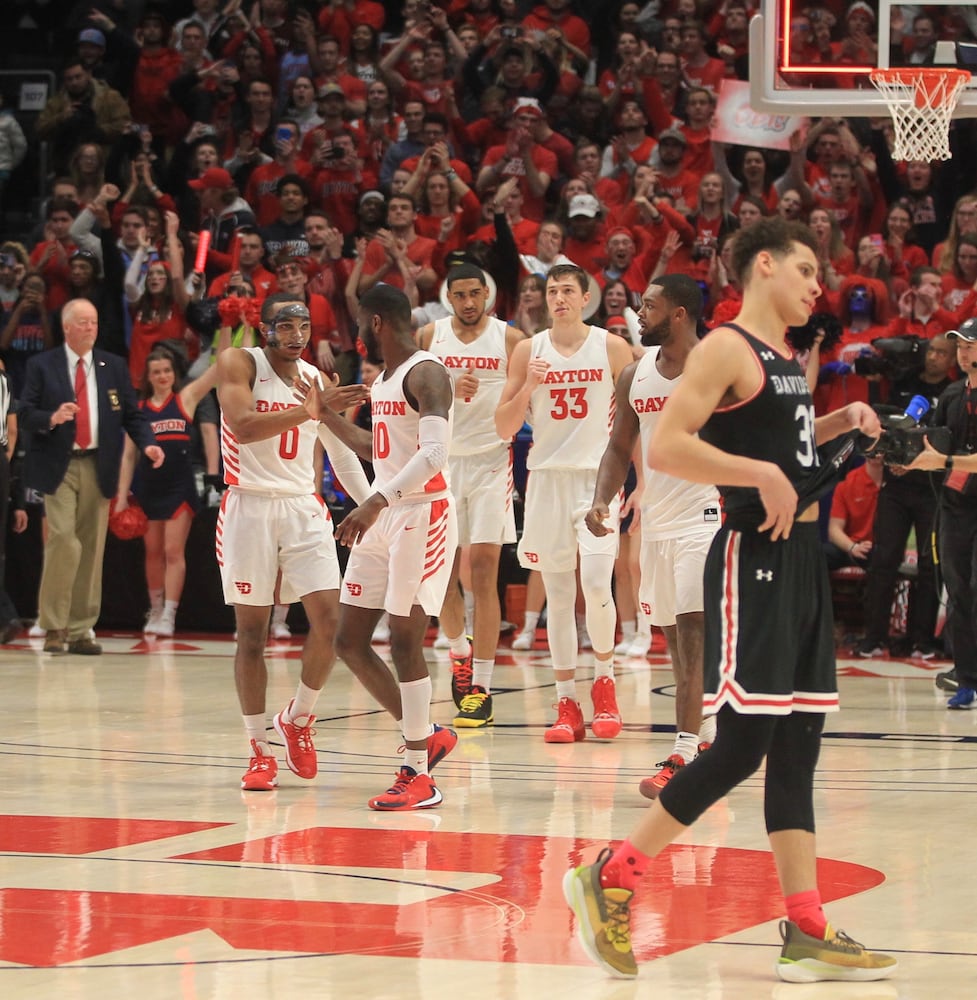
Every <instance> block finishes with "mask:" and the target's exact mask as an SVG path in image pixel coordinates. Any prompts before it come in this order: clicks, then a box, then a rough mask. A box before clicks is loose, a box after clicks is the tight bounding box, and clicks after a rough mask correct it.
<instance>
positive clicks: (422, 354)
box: [370, 351, 452, 503]
mask: <svg viewBox="0 0 977 1000" xmlns="http://www.w3.org/2000/svg"><path fill="white" fill-rule="evenodd" d="M422 361H436V362H437V363H438V364H439V365H440V364H443V362H442V360H441V359H440V358H438V357H435V355H433V354H431V353H430V352H429V351H417V352H416V353H414V354H412V355H411V356H410V358H408V360H407V361H405V362H404V363H403V364H402V365H400V367H398V368H397V370H396V371H395V372H393V374H392V375H391V374H390V373H389V372H386V371H385V372H383V373H381V374H380V375H378V376H377V379H376V381H375V382H374V383H373V385H372V387H371V388H370V406H371V410H372V413H373V472H374V479H373V488H374V489H375V490H377V491H380V490H382V489H383V488H385V487H386V485H387V484H388V483H389V482H390V481H391V480H392V479H393V478H394V476H396V475H397V473H398V472H400V470H401V469H402V468H403V467H404V466H405V465H406V464H407V463H408V462H409V461H410V460H411V459H412V458H413V457H414V455H416V454H417V446H418V431H419V425H420V419H421V418H420V415H419V414H418V412H417V410H415V409H414V408H413V407H412V406H411V405H410V403H409V402H408V400H407V395H406V393H405V392H404V379H405V378H407V375H408V374H409V373H410V371H411V370H412V369H413V368H414V366H415V365H418V364H420V363H421V362H422ZM451 424H452V413H451V411H450V410H449V411H448V434H449V440H450V434H451ZM448 485H449V483H448V466H447V461H446V462H445V465H444V468H442V469H441V471H440V472H436V473H435V474H434V475H433V476H432V477H431V478H430V479H429V480H428V481H427V483H425V484H424V486H423V487H422V488H421V489H419V490H416V491H414V492H413V493H409V494H408V495H407V496H405V497H403V498H402V499H401V500H400V503H421V502H424V501H428V500H437V499H439V498H441V497H445V496H447V495H448Z"/></svg>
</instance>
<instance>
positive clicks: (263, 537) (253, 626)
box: [217, 292, 369, 791]
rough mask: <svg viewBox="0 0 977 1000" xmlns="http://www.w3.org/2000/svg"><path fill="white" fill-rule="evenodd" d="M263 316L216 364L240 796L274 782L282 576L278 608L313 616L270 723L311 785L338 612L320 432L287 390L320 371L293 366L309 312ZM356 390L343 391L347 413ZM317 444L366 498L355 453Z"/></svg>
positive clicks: (283, 308)
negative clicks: (245, 750)
mask: <svg viewBox="0 0 977 1000" xmlns="http://www.w3.org/2000/svg"><path fill="white" fill-rule="evenodd" d="M261 316H262V324H261V329H262V332H263V333H264V335H265V337H266V344H265V346H264V347H262V348H258V347H252V348H231V349H229V350H227V351H224V352H222V353H221V354H220V355H219V357H218V361H217V364H218V397H219V400H220V405H221V452H222V455H223V459H224V468H225V479H226V481H227V484H228V490H227V492H226V493H225V494H224V499H223V502H222V504H221V510H220V514H219V516H218V520H217V561H218V563H219V564H220V569H221V580H222V582H223V586H224V600H225V601H227V603H228V604H231V605H233V607H234V617H235V622H236V628H237V649H236V651H235V654H234V679H235V683H236V686H237V693H238V699H239V701H240V704H241V713H242V715H243V717H244V728H245V732H246V733H247V737H248V742H249V744H250V748H251V761H250V764H249V766H248V770H247V772H246V773H245V775H244V777H243V778H242V779H241V787H242V788H244V789H246V790H248V791H268V790H270V789H272V788H274V787H275V786H276V785H277V784H278V763H277V761H276V759H275V756H274V754H273V752H272V750H271V746H270V744H269V742H268V738H267V733H266V725H265V689H266V687H267V678H268V673H267V668H266V666H265V659H264V649H265V641H266V639H267V635H268V622H269V619H270V617H271V609H272V605H273V604H274V592H275V581H276V579H277V577H278V572H279V570H281V574H282V583H281V593H282V600H283V601H285V602H291V601H294V600H298V599H300V600H301V601H302V604H303V606H304V608H305V612H306V614H307V616H308V619H309V635H308V638H307V639H306V642H305V646H304V647H303V650H302V675H301V679H300V680H299V684H298V688H297V689H296V693H295V697H294V698H293V699H292V701H291V702H289V704H288V706H287V707H286V708H284V709H282V711H280V712H279V713H278V714H277V715H276V716H275V718H274V727H275V729H276V731H277V732H278V734H279V735H280V736H281V737H282V739H283V740H284V742H285V747H286V761H287V762H288V766H289V768H290V769H291V770H292V771H294V772H295V773H296V774H297V775H298V776H299V777H301V778H313V777H315V774H316V771H317V769H318V768H317V761H316V752H315V746H314V744H313V742H312V736H313V735H314V730H313V729H312V723H313V722H314V721H315V716H314V714H313V709H314V708H315V702H316V699H317V698H318V696H319V691H320V690H321V689H322V686H323V684H324V683H325V681H326V678H327V676H328V674H329V671H330V669H331V667H332V663H333V659H334V655H335V654H334V652H333V637H334V633H335V629H336V617H337V613H338V608H339V563H338V561H337V559H336V545H335V542H334V541H333V539H332V537H331V532H330V517H329V510H328V508H327V507H326V506H325V504H324V503H323V501H322V499H321V497H319V496H318V495H317V489H316V482H315V471H314V467H313V454H314V451H315V446H316V441H317V429H316V425H315V423H314V422H311V421H310V420H309V414H308V413H306V411H305V409H304V408H303V407H302V406H301V405H299V404H298V403H297V402H296V400H295V398H294V390H293V388H292V380H293V379H294V378H295V377H296V375H298V374H300V373H301V374H304V375H305V376H306V377H307V378H315V377H316V374H317V370H316V369H315V368H313V367H312V366H311V365H309V364H306V363H305V362H304V361H301V360H300V355H301V354H302V351H303V350H304V349H305V345H306V344H307V343H308V340H309V335H310V333H311V329H312V327H311V324H310V321H309V310H308V309H307V308H306V306H305V305H304V303H298V302H296V301H295V300H294V296H292V295H290V294H288V293H285V292H279V293H276V294H275V295H271V296H269V297H268V298H267V299H266V300H265V302H264V304H263V305H262V310H261ZM355 392H356V390H355V389H354V390H352V392H346V393H344V395H343V398H342V405H345V403H346V401H347V399H348V397H350V396H351V395H353V394H354V393H355ZM359 392H360V394H362V393H363V389H362V387H359ZM323 443H324V444H325V446H326V448H327V450H328V452H329V457H330V460H331V462H332V463H333V465H334V467H335V468H336V469H337V473H338V474H340V475H341V476H342V479H343V484H344V485H345V486H346V487H347V489H348V490H349V491H350V494H351V495H352V496H353V497H357V496H361V497H365V496H367V495H368V493H369V485H368V484H367V481H366V477H365V476H364V475H363V471H362V468H361V466H360V465H359V462H358V461H357V459H356V456H355V455H354V454H353V453H352V452H351V451H350V450H349V449H348V448H347V447H346V446H344V445H341V444H340V443H339V442H338V441H337V440H335V439H334V438H332V437H331V435H330V436H329V437H328V438H325V439H324V440H323ZM337 463H338V464H337Z"/></svg>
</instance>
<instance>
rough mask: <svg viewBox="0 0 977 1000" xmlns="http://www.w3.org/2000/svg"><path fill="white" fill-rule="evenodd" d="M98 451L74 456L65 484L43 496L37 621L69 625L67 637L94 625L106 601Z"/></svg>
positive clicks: (53, 626) (51, 627)
mask: <svg viewBox="0 0 977 1000" xmlns="http://www.w3.org/2000/svg"><path fill="white" fill-rule="evenodd" d="M95 462H96V459H95V456H94V455H85V456H83V457H81V458H72V459H71V460H70V461H69V462H68V471H67V472H66V473H65V477H64V479H63V480H62V482H61V485H60V486H59V487H58V488H57V490H55V492H54V493H52V494H50V495H48V496H46V497H45V498H44V511H45V514H46V516H47V527H48V535H47V541H46V542H45V544H44V571H43V573H42V574H41V592H40V595H39V598H38V604H39V617H38V624H39V625H40V626H41V628H43V629H46V630H47V631H48V632H53V631H55V630H61V629H64V630H67V633H68V640H69V641H72V640H74V639H81V638H83V637H84V636H85V635H87V634H88V630H89V629H91V628H94V626H95V622H96V621H97V620H98V614H99V611H100V609H101V606H102V558H103V556H104V554H105V532H106V529H107V527H108V519H109V502H108V500H106V499H105V497H103V496H102V491H101V490H100V489H99V488H98V476H97V474H96V465H95Z"/></svg>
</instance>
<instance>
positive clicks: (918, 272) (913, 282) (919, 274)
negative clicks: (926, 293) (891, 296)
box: [909, 265, 943, 288]
mask: <svg viewBox="0 0 977 1000" xmlns="http://www.w3.org/2000/svg"><path fill="white" fill-rule="evenodd" d="M927 274H935V275H936V276H937V277H938V278H942V277H943V275H942V274H941V272H940V270H939V268H936V267H929V266H928V265H924V266H923V267H917V268H914V269H913V271H912V273H911V274H910V275H909V287H910V288H919V286H920V285H921V284H922V283H923V278H924V277H925V276H926V275H927Z"/></svg>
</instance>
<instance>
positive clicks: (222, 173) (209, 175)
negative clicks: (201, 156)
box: [187, 167, 234, 191]
mask: <svg viewBox="0 0 977 1000" xmlns="http://www.w3.org/2000/svg"><path fill="white" fill-rule="evenodd" d="M187 183H188V184H189V186H190V187H192V188H193V190H194V191H204V190H206V189H207V188H216V189H217V190H218V191H227V190H229V189H230V188H232V187H234V179H233V178H232V177H231V175H230V174H229V173H228V172H227V171H226V170H225V169H224V168H223V167H209V168H208V169H207V170H205V171H204V172H203V173H202V174H201V175H200V176H199V177H198V178H197V179H196V180H192V181H188V182H187Z"/></svg>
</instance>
